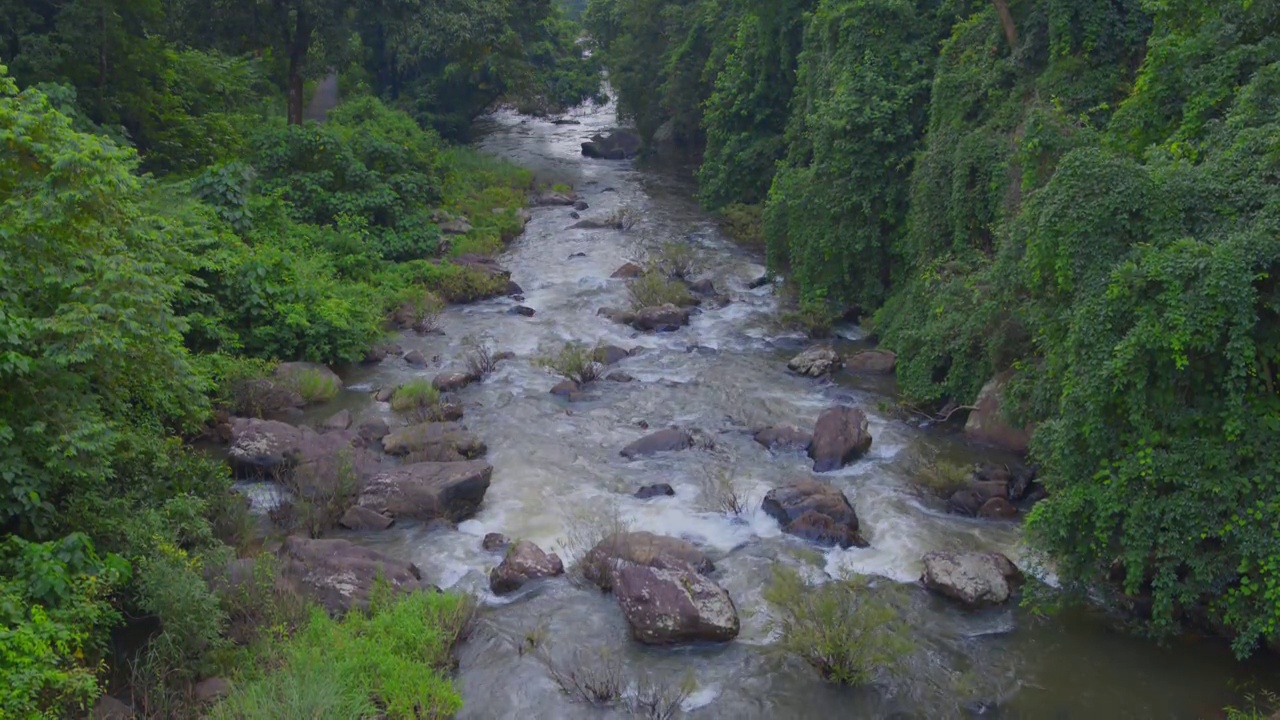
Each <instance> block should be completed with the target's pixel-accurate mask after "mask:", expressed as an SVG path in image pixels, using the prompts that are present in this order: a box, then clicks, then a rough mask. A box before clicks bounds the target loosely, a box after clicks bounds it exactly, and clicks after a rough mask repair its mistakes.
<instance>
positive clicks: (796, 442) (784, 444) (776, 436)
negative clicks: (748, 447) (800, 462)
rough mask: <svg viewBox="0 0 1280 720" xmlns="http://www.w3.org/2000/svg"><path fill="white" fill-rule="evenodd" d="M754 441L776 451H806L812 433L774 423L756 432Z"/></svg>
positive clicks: (811, 438) (811, 440)
mask: <svg viewBox="0 0 1280 720" xmlns="http://www.w3.org/2000/svg"><path fill="white" fill-rule="evenodd" d="M755 441H756V442H758V443H760V444H761V445H763V446H765V447H766V448H768V449H769V450H773V451H776V452H781V451H787V450H800V451H807V450H808V449H809V445H810V444H811V443H812V442H813V435H810V434H809V433H807V432H805V431H804V430H801V429H799V428H795V427H792V426H790V425H774V426H773V427H767V428H765V429H763V430H760V431H759V432H757V433H756V434H755Z"/></svg>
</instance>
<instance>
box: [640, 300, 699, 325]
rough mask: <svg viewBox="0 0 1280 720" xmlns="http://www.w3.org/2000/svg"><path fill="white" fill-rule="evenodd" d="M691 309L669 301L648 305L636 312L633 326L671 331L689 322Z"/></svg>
mask: <svg viewBox="0 0 1280 720" xmlns="http://www.w3.org/2000/svg"><path fill="white" fill-rule="evenodd" d="M689 315H690V310H689V309H688V308H680V307H676V306H675V305H672V304H670V303H667V304H666V305H658V306H655V307H647V308H644V309H642V310H640V311H639V312H637V313H636V314H635V318H634V319H633V320H631V326H632V327H634V328H635V329H637V330H646V331H655V332H671V331H673V330H679V329H680V328H682V327H684V326H685V325H688V324H689Z"/></svg>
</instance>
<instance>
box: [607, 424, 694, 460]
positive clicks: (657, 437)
mask: <svg viewBox="0 0 1280 720" xmlns="http://www.w3.org/2000/svg"><path fill="white" fill-rule="evenodd" d="M691 447H693V435H691V434H690V433H689V432H688V431H686V430H681V429H680V428H666V429H665V430H659V431H658V432H655V433H651V434H649V435H646V436H644V437H642V438H640V439H639V440H636V441H635V442H633V443H631V444H630V445H628V446H626V447H624V448H622V451H621V452H619V453H618V454H619V455H621V456H622V457H624V458H627V459H629V460H634V459H635V458H638V457H643V456H645V455H653V454H656V453H660V452H676V451H679V450H688V449H689V448H691Z"/></svg>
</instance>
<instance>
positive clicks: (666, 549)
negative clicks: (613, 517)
mask: <svg viewBox="0 0 1280 720" xmlns="http://www.w3.org/2000/svg"><path fill="white" fill-rule="evenodd" d="M664 559H671V560H677V561H680V562H682V563H686V564H688V565H689V566H690V567H692V568H693V569H694V570H696V571H697V572H699V573H703V574H706V573H710V572H712V571H714V570H715V569H716V566H715V565H714V564H712V562H711V560H710V559H709V558H707V556H706V554H705V553H703V552H702V551H701V550H699V549H698V548H697V546H695V545H694V544H693V543H691V542H689V541H688V540H681V539H680V538H675V537H671V536H669V535H654V534H653V533H651V532H643V531H637V532H620V533H615V534H613V535H610V536H609V537H607V538H605V539H604V540H601V541H600V542H599V543H597V544H596V546H595V547H593V548H591V550H590V552H588V553H587V554H586V556H585V557H583V559H582V563H581V567H582V574H583V576H584V577H586V579H587V580H590V581H591V582H593V583H595V584H596V585H597V586H599V588H600V589H601V590H610V589H612V588H613V586H614V582H615V574H616V573H617V571H618V570H619V569H620V568H622V567H623V566H624V565H627V564H630V565H657V564H661V563H662V561H663V560H664Z"/></svg>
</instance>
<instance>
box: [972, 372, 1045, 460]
mask: <svg viewBox="0 0 1280 720" xmlns="http://www.w3.org/2000/svg"><path fill="white" fill-rule="evenodd" d="M1012 379H1013V372H1012V371H1006V372H1003V373H1000V374H999V375H997V376H995V377H994V378H992V379H991V380H990V381H989V382H987V384H986V385H984V386H982V391H981V392H980V393H978V399H977V401H976V402H974V405H975V406H976V407H977V408H978V409H977V410H974V411H972V412H970V413H969V419H968V420H967V421H966V422H965V424H964V432H965V435H967V436H969V437H970V438H971V439H973V440H976V441H978V442H981V443H986V444H988V445H994V446H996V447H1000V448H1004V449H1006V450H1010V451H1012V452H1016V453H1024V454H1025V453H1026V452H1027V447H1028V445H1029V444H1030V442H1031V434H1032V432H1033V430H1034V428H1032V427H1014V426H1012V425H1010V424H1009V423H1008V422H1007V421H1006V420H1005V419H1004V417H1003V415H1002V410H1003V408H1002V406H1003V402H1004V391H1005V388H1006V387H1007V386H1008V384H1009V381H1010V380H1012Z"/></svg>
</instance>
